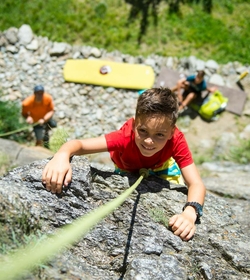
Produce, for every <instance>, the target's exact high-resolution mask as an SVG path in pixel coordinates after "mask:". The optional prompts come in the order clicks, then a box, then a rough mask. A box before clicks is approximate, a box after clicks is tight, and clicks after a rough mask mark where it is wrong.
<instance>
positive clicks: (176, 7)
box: [125, 0, 213, 44]
mask: <svg viewBox="0 0 250 280" xmlns="http://www.w3.org/2000/svg"><path fill="white" fill-rule="evenodd" d="M161 1H162V0H125V2H126V3H128V4H130V5H131V9H130V13H129V17H128V22H131V21H133V20H134V19H135V18H136V17H138V15H139V14H141V23H140V32H139V35H138V44H140V43H141V39H142V37H143V36H144V35H145V34H146V31H147V27H148V16H149V13H150V11H151V14H152V15H153V19H154V24H155V25H157V8H158V6H159V4H160V2H161ZM163 1H165V2H166V3H168V5H169V13H177V14H178V13H179V12H180V4H190V5H191V4H193V3H195V4H199V3H200V2H201V1H200V0H163ZM212 4H213V3H212V0H202V5H203V10H204V11H205V12H207V13H211V12H212V6H213V5H212Z"/></svg>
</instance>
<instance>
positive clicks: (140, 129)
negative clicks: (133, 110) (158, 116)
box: [138, 128, 147, 134]
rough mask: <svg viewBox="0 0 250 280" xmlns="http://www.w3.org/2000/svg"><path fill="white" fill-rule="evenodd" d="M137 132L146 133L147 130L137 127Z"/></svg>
mask: <svg viewBox="0 0 250 280" xmlns="http://www.w3.org/2000/svg"><path fill="white" fill-rule="evenodd" d="M138 132H139V133H142V134H145V133H147V131H146V130H145V129H143V128H139V129H138Z"/></svg>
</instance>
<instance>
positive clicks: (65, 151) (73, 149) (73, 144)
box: [55, 140, 83, 158]
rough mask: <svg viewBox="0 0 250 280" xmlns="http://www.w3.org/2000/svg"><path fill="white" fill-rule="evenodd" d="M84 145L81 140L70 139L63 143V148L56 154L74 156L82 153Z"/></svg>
mask: <svg viewBox="0 0 250 280" xmlns="http://www.w3.org/2000/svg"><path fill="white" fill-rule="evenodd" d="M82 154H83V150H82V145H81V142H80V141H79V140H70V141H68V142H66V143H65V144H63V145H62V146H61V148H60V149H59V150H58V152H57V153H56V155H55V156H57V155H58V156H59V155H64V156H66V157H68V158H70V157H72V156H73V155H82Z"/></svg>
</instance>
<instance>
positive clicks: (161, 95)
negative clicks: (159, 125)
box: [135, 87, 178, 126]
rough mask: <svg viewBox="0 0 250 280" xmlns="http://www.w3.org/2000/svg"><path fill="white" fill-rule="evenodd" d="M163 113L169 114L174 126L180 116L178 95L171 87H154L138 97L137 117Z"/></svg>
mask: <svg viewBox="0 0 250 280" xmlns="http://www.w3.org/2000/svg"><path fill="white" fill-rule="evenodd" d="M154 114H161V115H165V116H167V117H168V118H169V119H170V121H171V125H172V126H174V125H175V123H176V121H177V118H178V101H177V96H176V94H175V93H174V92H172V91H171V90H170V89H169V88H162V87H160V88H152V89H148V90H146V91H144V92H143V93H142V94H141V95H140V96H139V98H138V101H137V106H136V112H135V117H136V118H138V117H141V116H147V115H154Z"/></svg>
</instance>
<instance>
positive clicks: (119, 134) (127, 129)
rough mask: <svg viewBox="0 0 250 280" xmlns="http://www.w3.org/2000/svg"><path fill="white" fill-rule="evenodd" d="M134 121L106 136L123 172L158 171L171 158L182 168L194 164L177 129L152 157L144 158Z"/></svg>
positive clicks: (112, 155)
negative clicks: (144, 169)
mask: <svg viewBox="0 0 250 280" xmlns="http://www.w3.org/2000/svg"><path fill="white" fill-rule="evenodd" d="M133 124H134V119H133V118H131V119H129V120H128V121H127V122H126V123H125V124H124V125H123V126H122V127H121V128H120V130H117V131H114V132H111V133H108V134H106V135H105V138H106V141H107V147H108V151H109V152H110V156H111V159H112V160H113V162H114V163H115V164H116V165H117V166H118V167H119V168H120V169H123V170H127V171H130V172H136V171H138V170H140V169H141V168H147V169H149V168H150V169H156V168H159V167H161V166H162V164H163V163H164V162H166V161H167V160H169V159H170V158H171V157H172V158H174V159H175V161H176V163H177V164H178V166H179V167H180V168H183V167H186V166H188V165H190V164H192V163H193V159H192V154H191V152H190V150H189V148H188V145H187V142H186V139H185V136H184V134H183V133H182V132H181V131H180V130H179V129H178V128H177V127H176V128H175V132H174V135H173V137H172V138H171V139H170V140H168V141H167V143H166V145H165V146H164V148H163V149H162V150H161V151H159V152H157V153H156V154H154V155H153V156H152V157H145V156H143V155H142V154H141V153H140V151H139V149H138V147H137V146H136V144H135V134H134V131H133Z"/></svg>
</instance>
